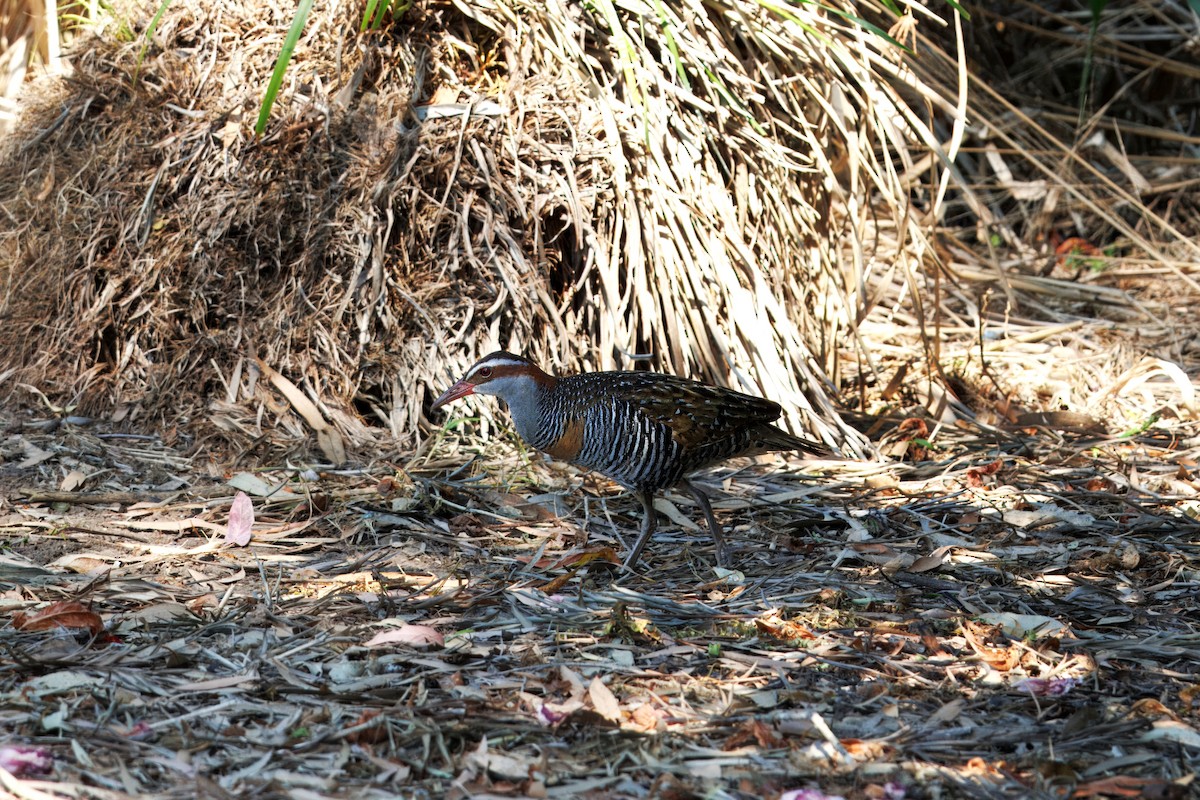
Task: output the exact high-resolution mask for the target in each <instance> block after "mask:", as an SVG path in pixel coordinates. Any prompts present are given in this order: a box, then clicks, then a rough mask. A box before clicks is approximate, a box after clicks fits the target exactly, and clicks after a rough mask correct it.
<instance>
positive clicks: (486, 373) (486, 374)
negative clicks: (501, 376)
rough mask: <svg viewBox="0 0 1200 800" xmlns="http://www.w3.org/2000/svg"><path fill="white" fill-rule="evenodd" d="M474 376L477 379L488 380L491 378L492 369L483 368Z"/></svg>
mask: <svg viewBox="0 0 1200 800" xmlns="http://www.w3.org/2000/svg"><path fill="white" fill-rule="evenodd" d="M475 375H476V377H479V378H490V377H492V368H491V367H484V368H483V369H481V370H479V372H477V373H475Z"/></svg>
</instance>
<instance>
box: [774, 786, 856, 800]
mask: <svg viewBox="0 0 1200 800" xmlns="http://www.w3.org/2000/svg"><path fill="white" fill-rule="evenodd" d="M779 800H846V798H844V797H842V796H841V795H840V794H825V793H824V792H822V791H821V790H820V789H793V790H792V791H790V792H784V793H783V794H781V795H779Z"/></svg>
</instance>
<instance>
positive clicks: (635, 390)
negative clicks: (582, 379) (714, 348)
mask: <svg viewBox="0 0 1200 800" xmlns="http://www.w3.org/2000/svg"><path fill="white" fill-rule="evenodd" d="M634 374H635V375H637V373H634ZM614 393H615V394H616V396H617V399H619V400H621V401H624V402H628V403H630V404H631V405H632V407H633V409H634V411H635V413H637V414H640V415H641V416H643V417H645V418H647V419H649V420H651V421H653V422H657V423H659V424H661V425H665V426H666V427H667V428H668V429H670V431H671V436H672V438H674V439H675V441H676V442H678V443H679V444H680V445H681V446H682V447H684V448H691V447H695V446H698V445H701V444H704V443H706V442H714V441H719V440H723V439H726V438H729V437H733V436H735V435H737V434H738V433H740V432H742V431H744V430H746V429H747V428H752V427H755V426H757V425H760V424H763V423H768V422H772V421H774V420H776V419H778V418H779V414H780V412H781V409H780V407H779V405H778V404H777V403H773V402H771V401H770V400H766V399H763V398H761V397H752V396H750V395H746V394H742V393H740V392H735V391H732V390H730V389H722V388H720V387H717V386H708V385H706V384H702V383H696V382H695V381H689V380H686V379H683V378H676V377H674V376H670V375H659V374H656V375H655V376H654V378H653V379H651V380H631V381H629V382H627V383H624V384H621V385H619V386H618V387H617V388H616V391H615V392H614Z"/></svg>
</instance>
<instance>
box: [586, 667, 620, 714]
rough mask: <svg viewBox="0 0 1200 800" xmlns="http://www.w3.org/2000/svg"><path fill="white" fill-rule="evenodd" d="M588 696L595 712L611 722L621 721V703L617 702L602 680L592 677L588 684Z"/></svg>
mask: <svg viewBox="0 0 1200 800" xmlns="http://www.w3.org/2000/svg"><path fill="white" fill-rule="evenodd" d="M588 697H590V698H591V700H592V707H593V708H594V709H596V713H597V714H599V715H600V716H602V717H604V718H605V719H607V720H610V721H612V722H620V721H621V704H620V703H619V702H617V697H616V695H614V694H613V693H612V690H611V689H609V688H608V687H607V686H605V685H604V681H602V680H600V679H599V678H592V682H591V683H590V684H589V685H588Z"/></svg>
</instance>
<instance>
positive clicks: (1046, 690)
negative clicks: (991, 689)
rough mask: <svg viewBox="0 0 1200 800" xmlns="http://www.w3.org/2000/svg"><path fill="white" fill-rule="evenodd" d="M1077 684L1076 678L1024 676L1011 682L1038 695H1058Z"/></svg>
mask: <svg viewBox="0 0 1200 800" xmlns="http://www.w3.org/2000/svg"><path fill="white" fill-rule="evenodd" d="M1077 685H1079V679H1078V678H1024V679H1023V680H1019V681H1017V682H1016V683H1014V684H1013V688H1014V689H1021V690H1023V691H1026V692H1029V693H1030V694H1032V695H1036V696H1038V697H1060V696H1062V695H1064V694H1066V693H1067V692H1069V691H1071V690H1072V689H1074V688H1075V687H1076V686H1077Z"/></svg>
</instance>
